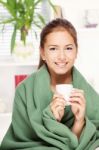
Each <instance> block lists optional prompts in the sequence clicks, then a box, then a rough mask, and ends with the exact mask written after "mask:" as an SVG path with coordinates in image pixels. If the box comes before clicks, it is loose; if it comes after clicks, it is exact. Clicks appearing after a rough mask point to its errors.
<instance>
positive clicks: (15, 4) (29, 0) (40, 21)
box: [0, 0, 54, 52]
mask: <svg viewBox="0 0 99 150" xmlns="http://www.w3.org/2000/svg"><path fill="white" fill-rule="evenodd" d="M43 1H44V0H0V4H2V5H3V6H4V7H5V9H7V11H8V12H9V13H10V18H8V19H4V20H2V21H1V22H0V24H3V25H5V24H9V23H11V24H12V25H13V26H14V30H13V34H12V38H11V52H12V51H13V49H14V46H15V40H16V34H17V31H18V30H19V31H20V33H21V40H22V41H23V42H24V44H25V43H26V36H27V34H28V31H29V29H30V28H31V26H32V25H34V26H36V27H38V28H42V26H43V25H44V24H45V23H46V21H45V19H44V17H43V15H41V14H40V13H38V12H37V11H36V9H37V7H38V5H39V4H40V3H43ZM47 1H48V3H49V6H51V7H52V8H53V9H54V5H53V4H52V3H51V1H50V0H47ZM34 32H35V31H34Z"/></svg>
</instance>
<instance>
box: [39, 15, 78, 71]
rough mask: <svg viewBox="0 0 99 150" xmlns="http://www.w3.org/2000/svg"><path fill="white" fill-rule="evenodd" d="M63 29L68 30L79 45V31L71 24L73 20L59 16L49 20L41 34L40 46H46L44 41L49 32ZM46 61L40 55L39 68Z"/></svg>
mask: <svg viewBox="0 0 99 150" xmlns="http://www.w3.org/2000/svg"><path fill="white" fill-rule="evenodd" d="M59 30H60V31H61V30H66V31H68V32H69V34H70V35H71V36H72V38H73V39H74V43H75V45H76V47H78V43H77V32H76V30H75V28H74V26H73V25H72V24H71V22H69V21H68V20H66V19H61V18H57V19H54V20H52V21H51V22H49V23H48V24H47V25H46V26H45V27H44V28H43V30H42V32H41V34H40V47H41V48H44V43H45V42H46V37H47V35H48V34H49V33H51V32H54V31H59ZM44 63H45V62H44V61H43V60H42V58H41V56H40V61H39V66H38V68H40V67H41V66H42V65H43V64H44Z"/></svg>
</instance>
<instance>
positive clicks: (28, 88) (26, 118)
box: [0, 19, 99, 150]
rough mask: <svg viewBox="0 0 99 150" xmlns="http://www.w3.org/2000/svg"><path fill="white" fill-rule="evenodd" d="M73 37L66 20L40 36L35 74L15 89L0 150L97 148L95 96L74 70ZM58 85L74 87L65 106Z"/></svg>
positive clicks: (54, 23) (97, 104)
mask: <svg viewBox="0 0 99 150" xmlns="http://www.w3.org/2000/svg"><path fill="white" fill-rule="evenodd" d="M77 49H78V43H77V34H76V30H75V28H74V27H73V25H72V24H71V23H70V22H69V21H68V20H65V19H55V20H52V21H51V22H49V23H48V24H47V25H46V26H45V27H44V29H43V30H42V32H41V41H40V53H41V58H40V65H39V69H38V70H37V72H35V73H33V74H32V75H31V76H30V77H28V78H27V79H26V80H24V81H23V82H22V83H21V84H20V85H19V86H18V87H17V89H16V93H15V100H14V108H13V116H12V123H11V125H10V128H9V130H8V132H7V134H6V135H5V137H4V139H3V141H2V144H1V148H0V150H17V149H20V150H95V149H96V148H97V147H98V146H99V95H98V94H97V93H96V92H95V91H94V89H93V88H92V87H91V86H90V85H89V84H88V83H87V81H86V80H85V79H84V77H83V76H82V75H81V74H80V72H79V71H78V70H77V69H76V68H75V67H74V62H75V59H76V57H77V51H78V50H77ZM57 84H73V87H74V90H73V92H72V93H71V95H70V98H69V100H70V105H68V104H67V103H66V101H65V99H64V97H63V96H62V95H60V94H59V93H57V92H56V85H57Z"/></svg>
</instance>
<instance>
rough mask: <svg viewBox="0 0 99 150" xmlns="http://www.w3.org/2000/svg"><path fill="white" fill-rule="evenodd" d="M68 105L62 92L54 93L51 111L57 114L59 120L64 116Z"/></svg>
mask: <svg viewBox="0 0 99 150" xmlns="http://www.w3.org/2000/svg"><path fill="white" fill-rule="evenodd" d="M65 106H66V101H65V99H64V98H63V96H62V95H60V94H58V93H57V94H54V96H53V99H52V102H51V104H50V107H51V111H52V113H53V115H54V116H55V118H56V120H57V121H59V122H60V121H61V119H62V117H63V116H64V108H65Z"/></svg>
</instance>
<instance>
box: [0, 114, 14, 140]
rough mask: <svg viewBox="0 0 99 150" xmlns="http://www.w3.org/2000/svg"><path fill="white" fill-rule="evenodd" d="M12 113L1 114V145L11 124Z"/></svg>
mask: <svg viewBox="0 0 99 150" xmlns="http://www.w3.org/2000/svg"><path fill="white" fill-rule="evenodd" d="M11 116H12V114H11V113H0V143H1V141H2V139H3V137H4V135H5V134H6V132H7V129H8V128H9V125H10V123H11Z"/></svg>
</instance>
